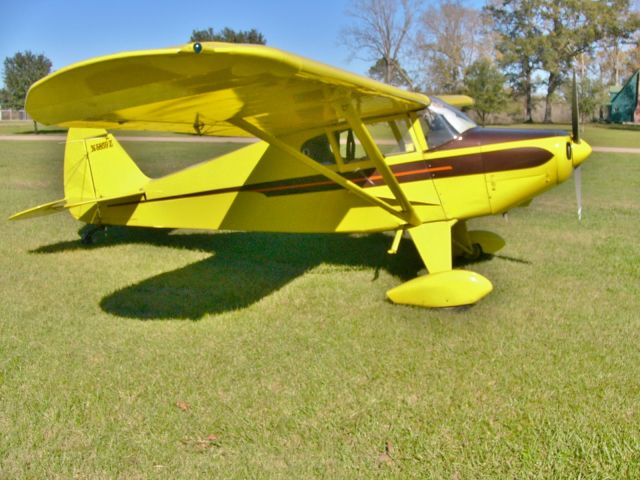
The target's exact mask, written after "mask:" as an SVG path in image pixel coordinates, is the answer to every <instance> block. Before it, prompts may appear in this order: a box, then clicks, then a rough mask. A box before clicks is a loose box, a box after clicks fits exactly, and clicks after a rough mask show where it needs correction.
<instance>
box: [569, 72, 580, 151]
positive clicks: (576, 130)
mask: <svg viewBox="0 0 640 480" xmlns="http://www.w3.org/2000/svg"><path fill="white" fill-rule="evenodd" d="M571 127H572V129H573V135H572V139H573V141H574V142H575V143H580V124H579V120H578V87H577V85H576V71H575V70H574V71H573V92H572V93H571Z"/></svg>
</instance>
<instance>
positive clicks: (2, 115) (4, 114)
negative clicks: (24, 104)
mask: <svg viewBox="0 0 640 480" xmlns="http://www.w3.org/2000/svg"><path fill="white" fill-rule="evenodd" d="M5 120H31V117H30V116H29V114H28V113H27V112H25V111H24V110H0V121H5Z"/></svg>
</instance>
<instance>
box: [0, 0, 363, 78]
mask: <svg viewBox="0 0 640 480" xmlns="http://www.w3.org/2000/svg"><path fill="white" fill-rule="evenodd" d="M3 3H5V4H4V5H3V7H2V19H3V20H2V25H0V60H4V58H6V57H8V56H12V55H13V54H15V53H16V52H18V51H24V50H31V51H33V52H34V53H44V54H45V55H46V56H47V57H48V58H49V59H51V61H52V62H53V68H54V69H59V68H61V67H64V66H66V65H69V64H71V63H74V62H77V61H80V60H84V59H87V58H91V57H95V56H99V55H106V54H109V53H115V52H120V51H127V50H140V49H153V48H162V47H169V46H174V45H180V44H183V43H186V42H187V41H188V40H189V36H190V35H191V32H192V30H194V29H205V28H208V27H212V28H213V29H214V30H218V29H222V28H223V27H225V26H228V27H231V28H233V29H240V30H248V29H251V28H256V29H258V30H259V31H261V32H262V33H263V34H264V35H265V36H266V38H267V43H268V45H270V46H273V47H277V48H281V49H284V50H287V51H290V52H294V53H297V54H300V55H303V56H306V57H309V58H313V59H314V60H318V61H321V62H325V63H329V64H332V65H335V66H339V67H341V68H345V69H347V70H351V71H355V72H357V73H364V71H365V70H366V64H365V63H363V62H360V61H358V60H353V61H352V62H349V61H348V57H349V50H348V49H347V48H346V47H345V46H344V45H341V44H340V42H339V34H340V30H341V29H342V28H343V27H344V26H345V25H346V23H347V22H346V20H345V19H344V12H345V10H346V8H347V6H348V4H349V1H348V0H319V1H317V2H308V1H305V0H297V1H296V0H273V1H268V0H262V1H259V0H240V1H233V0H227V1H218V0H204V1H193V0H190V1H182V2H176V1H172V2H162V1H150V0H109V1H103V2H97V1H92V0H85V1H76V0H71V1H59V0H58V1H45V0H35V1H34V0H31V1H30V0H25V1H9V2H3ZM0 68H1V67H0ZM1 81H2V80H1V79H0V82H1Z"/></svg>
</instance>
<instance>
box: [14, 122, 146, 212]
mask: <svg viewBox="0 0 640 480" xmlns="http://www.w3.org/2000/svg"><path fill="white" fill-rule="evenodd" d="M148 181H149V178H148V177H147V176H146V175H144V174H143V173H142V172H141V171H140V169H139V168H138V166H137V165H136V164H135V163H134V162H133V160H132V159H131V157H129V155H128V154H127V152H125V150H124V149H123V148H122V147H121V146H120V144H119V143H118V141H117V140H116V139H115V137H114V136H113V135H111V134H110V133H107V131H106V130H101V129H94V128H71V129H69V133H68V135H67V143H66V147H65V153H64V196H65V198H64V199H62V200H57V201H55V202H51V203H47V204H45V205H41V206H39V207H35V208H32V209H29V210H26V211H24V212H21V213H18V214H16V215H13V216H12V217H11V219H14V220H15V219H23V218H31V217H35V216H40V215H48V214H50V213H57V212H60V211H63V210H65V209H67V210H69V211H70V213H71V214H72V215H73V216H74V217H75V218H77V219H79V220H82V221H84V222H87V223H98V224H99V223H102V222H101V216H100V203H103V202H108V201H111V200H115V199H121V198H129V197H140V196H142V187H143V186H144V185H145V184H146V183H147V182H148Z"/></svg>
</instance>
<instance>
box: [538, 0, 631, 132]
mask: <svg viewBox="0 0 640 480" xmlns="http://www.w3.org/2000/svg"><path fill="white" fill-rule="evenodd" d="M537 16H538V17H539V21H540V25H541V32H540V33H541V37H540V38H539V39H538V42H539V45H540V49H539V53H540V62H541V65H542V68H543V69H544V70H545V71H546V72H547V73H548V77H547V81H546V87H547V94H546V106H545V114H544V122H545V123H549V122H551V98H552V97H553V95H554V93H555V92H556V91H557V89H558V88H559V87H560V86H561V85H562V83H563V82H564V81H565V80H566V79H567V78H568V75H567V72H569V71H571V69H572V66H573V63H574V60H575V59H576V58H577V57H578V56H580V55H581V54H583V53H585V52H590V51H592V50H593V48H594V47H595V45H596V43H597V42H600V41H602V40H604V39H615V41H616V42H619V41H620V40H622V39H625V38H629V37H630V36H631V34H632V33H633V31H635V30H636V29H637V28H638V20H637V18H636V17H635V16H634V15H632V14H631V13H630V11H629V0H610V1H607V2H601V1H592V0H543V1H541V2H540V3H539V5H538V13H537Z"/></svg>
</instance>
